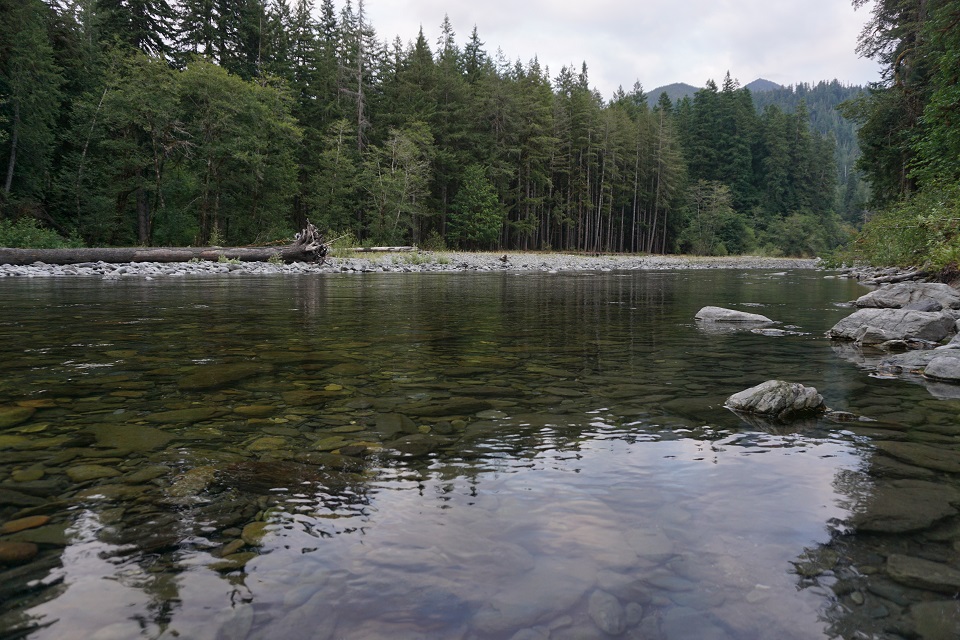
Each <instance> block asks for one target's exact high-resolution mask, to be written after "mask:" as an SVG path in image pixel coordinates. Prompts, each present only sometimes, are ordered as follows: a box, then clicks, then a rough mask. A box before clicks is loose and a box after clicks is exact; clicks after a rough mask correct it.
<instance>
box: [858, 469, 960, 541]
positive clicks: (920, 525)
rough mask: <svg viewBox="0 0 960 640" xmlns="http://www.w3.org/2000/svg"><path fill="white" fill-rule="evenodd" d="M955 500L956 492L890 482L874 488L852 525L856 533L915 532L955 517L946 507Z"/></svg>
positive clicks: (928, 484) (914, 482) (918, 483)
mask: <svg viewBox="0 0 960 640" xmlns="http://www.w3.org/2000/svg"><path fill="white" fill-rule="evenodd" d="M957 500H958V494H957V491H956V490H954V489H952V488H951V487H948V486H944V485H942V484H937V483H934V482H925V481H922V480H893V481H890V482H887V483H883V484H878V485H877V487H876V488H875V489H874V491H873V492H872V494H871V495H870V497H868V498H867V499H866V501H865V503H864V504H863V505H862V507H861V510H860V511H859V512H858V513H856V514H855V515H854V517H853V519H852V522H853V524H854V526H855V527H856V528H857V529H858V530H860V531H874V532H881V533H904V532H907V531H919V530H922V529H927V528H929V527H930V526H932V525H933V524H935V523H937V522H939V521H940V520H943V519H944V518H947V517H949V516H952V515H955V514H956V513H957V509H956V508H954V507H953V506H952V505H951V504H950V503H951V502H955V501H957Z"/></svg>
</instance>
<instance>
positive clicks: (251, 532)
mask: <svg viewBox="0 0 960 640" xmlns="http://www.w3.org/2000/svg"><path fill="white" fill-rule="evenodd" d="M267 526H268V524H267V523H266V522H260V521H257V522H251V523H249V524H247V525H246V526H245V527H244V528H243V531H242V532H241V533H240V539H241V540H243V541H244V542H245V543H246V544H248V545H250V546H251V547H259V546H260V545H261V544H263V538H264V536H265V535H267Z"/></svg>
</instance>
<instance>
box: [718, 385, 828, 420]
mask: <svg viewBox="0 0 960 640" xmlns="http://www.w3.org/2000/svg"><path fill="white" fill-rule="evenodd" d="M726 407H727V408H728V409H733V410H734V411H744V412H746V413H758V414H760V415H765V416H772V417H775V418H778V419H780V420H784V419H788V418H794V417H801V416H804V415H811V414H817V413H823V412H824V411H826V410H827V408H826V406H824V404H823V396H821V395H820V394H819V393H817V390H816V389H814V388H813V387H805V386H803V385H802V384H799V383H796V382H785V381H783V380H767V381H766V382H764V383H761V384H758V385H757V386H755V387H751V388H749V389H746V390H744V391H741V392H740V393H735V394H733V395H732V396H730V397H729V398H727V402H726Z"/></svg>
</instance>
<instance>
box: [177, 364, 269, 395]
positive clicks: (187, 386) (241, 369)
mask: <svg viewBox="0 0 960 640" xmlns="http://www.w3.org/2000/svg"><path fill="white" fill-rule="evenodd" d="M269 371H270V369H269V368H268V367H265V366H264V365H262V364H257V363H253V362H241V363H236V364H213V365H207V366H203V367H199V368H197V369H194V370H193V371H191V372H190V373H189V374H187V375H186V376H184V377H183V378H181V379H180V382H179V386H180V388H181V389H183V390H184V391H205V390H208V389H216V388H219V387H223V386H226V385H228V384H230V383H233V382H239V381H241V380H245V379H247V378H251V377H253V376H256V375H259V374H263V373H267V372H269Z"/></svg>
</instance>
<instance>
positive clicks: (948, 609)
mask: <svg viewBox="0 0 960 640" xmlns="http://www.w3.org/2000/svg"><path fill="white" fill-rule="evenodd" d="M910 617H911V619H912V621H913V625H914V630H915V631H916V633H917V636H919V638H920V640H956V638H960V602H957V601H956V600H941V601H935V602H920V603H917V604H915V605H913V606H912V607H910Z"/></svg>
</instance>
